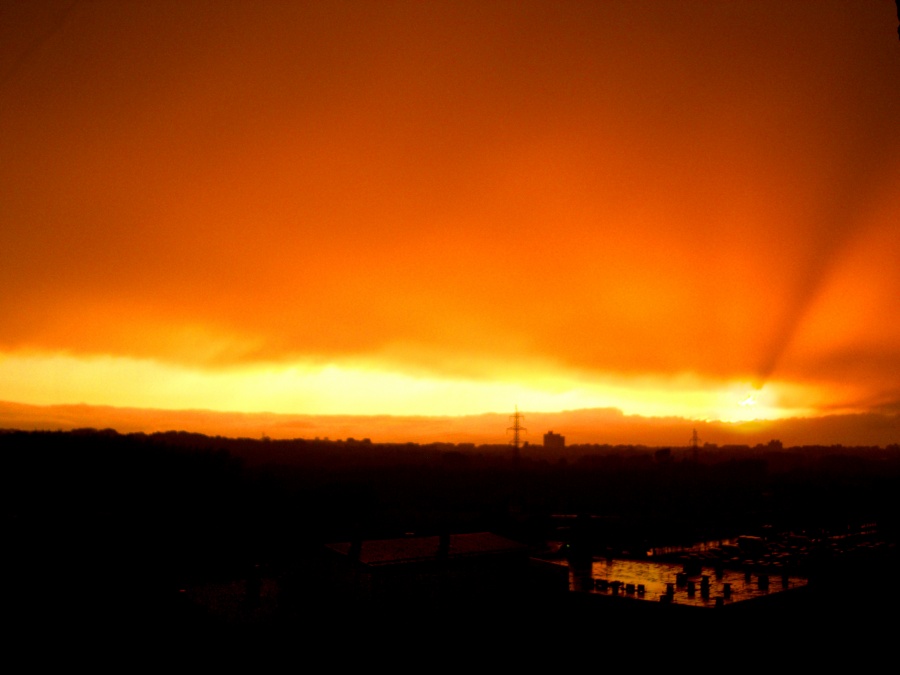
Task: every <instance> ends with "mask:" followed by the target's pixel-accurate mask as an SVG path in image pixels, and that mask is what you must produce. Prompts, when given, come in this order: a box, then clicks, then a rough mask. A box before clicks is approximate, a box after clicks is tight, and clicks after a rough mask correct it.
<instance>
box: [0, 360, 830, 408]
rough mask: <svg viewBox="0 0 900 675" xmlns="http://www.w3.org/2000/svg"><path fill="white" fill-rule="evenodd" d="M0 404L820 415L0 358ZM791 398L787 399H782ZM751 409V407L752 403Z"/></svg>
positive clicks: (549, 390) (515, 388)
mask: <svg viewBox="0 0 900 675" xmlns="http://www.w3.org/2000/svg"><path fill="white" fill-rule="evenodd" d="M0 382H2V383H3V386H2V389H0V400H7V401H11V402H17V403H26V404H31V405H58V404H73V403H83V404H88V405H105V406H114V407H127V408H148V409H168V410H191V409H194V410H196V409H205V410H216V411H222V412H245V413H260V412H269V413H280V414H302V415H393V416H447V415H450V416H459V415H476V414H481V413H488V412H505V411H506V409H507V408H511V407H512V406H513V405H514V404H515V405H518V407H519V409H520V410H523V411H534V412H538V411H539V412H561V411H564V410H578V409H587V408H617V409H619V410H621V411H622V412H623V413H624V414H626V415H640V416H645V417H683V418H687V419H693V420H707V421H712V420H719V421H723V422H743V421H749V420H754V419H768V420H772V419H782V418H786V417H803V416H815V408H814V407H802V408H801V407H796V406H794V407H786V406H785V405H783V404H782V403H781V400H782V399H783V398H785V397H786V398H787V399H788V400H791V401H804V400H814V398H815V397H813V391H814V390H812V389H809V390H807V389H806V388H804V387H802V386H800V385H795V384H789V383H779V382H769V383H767V384H766V385H765V386H763V387H762V388H759V389H754V390H753V391H752V393H751V394H749V395H748V390H750V385H749V384H748V383H746V382H731V383H726V384H721V383H719V384H717V385H711V384H709V383H703V382H701V381H700V380H697V379H695V378H689V377H684V376H682V377H679V378H663V377H659V378H647V377H643V378H635V379H630V380H629V379H623V378H622V377H621V376H619V377H616V378H615V379H614V380H613V379H612V378H610V381H609V382H599V381H590V382H588V381H585V380H584V379H583V378H578V377H576V376H574V375H570V374H561V375H560V374H556V375H547V374H541V375H536V376H533V377H531V378H529V380H528V381H526V382H524V383H519V382H512V381H490V382H487V381H475V380H466V379H450V378H439V377H413V376H410V375H405V374H400V373H396V372H388V371H383V370H377V369H374V368H362V367H348V366H342V365H338V364H328V365H309V364H291V365H280V366H277V367H276V366H267V367H259V366H257V367H244V368H232V369H227V370H192V369H188V368H183V367H178V366H174V365H169V364H164V363H159V362H155V361H151V360H138V359H131V358H122V357H111V356H103V357H90V358H88V357H74V356H69V355H43V354H25V355H23V354H5V355H3V354H0ZM785 395H788V396H785ZM751 398H752V400H753V401H754V405H745V404H746V403H747V401H749V400H751Z"/></svg>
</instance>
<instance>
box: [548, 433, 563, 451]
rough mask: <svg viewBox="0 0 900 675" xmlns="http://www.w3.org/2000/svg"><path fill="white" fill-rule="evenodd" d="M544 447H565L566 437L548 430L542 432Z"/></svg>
mask: <svg viewBox="0 0 900 675" xmlns="http://www.w3.org/2000/svg"><path fill="white" fill-rule="evenodd" d="M544 447H545V448H553V449H559V448H564V447H566V437H565V436H562V435H561V434H555V433H553V431H548V432H547V433H546V434H544Z"/></svg>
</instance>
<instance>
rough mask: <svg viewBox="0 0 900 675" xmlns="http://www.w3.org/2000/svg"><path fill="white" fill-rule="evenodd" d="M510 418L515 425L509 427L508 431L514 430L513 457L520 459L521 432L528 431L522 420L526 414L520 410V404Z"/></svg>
mask: <svg viewBox="0 0 900 675" xmlns="http://www.w3.org/2000/svg"><path fill="white" fill-rule="evenodd" d="M509 419H511V420H512V422H513V425H512V426H511V427H507V428H506V431H507V432H509V431H512V432H513V440H512V446H513V459H516V460H518V459H519V434H520V433H521V432H523V431H528V429H526V428H525V427H523V426H522V420H523V419H525V415H523V414H522V413H520V412H519V406H516V412H515V413H513V414H512V415H510V416H509Z"/></svg>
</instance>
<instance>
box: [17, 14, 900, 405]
mask: <svg viewBox="0 0 900 675" xmlns="http://www.w3.org/2000/svg"><path fill="white" fill-rule="evenodd" d="M36 5H37V7H38V9H35V10H33V12H32V13H31V14H29V12H27V11H26V10H22V9H19V10H17V11H18V12H19V14H17V15H15V16H12V15H10V16H9V17H8V21H6V22H4V21H0V25H4V23H5V24H6V25H7V28H5V29H4V30H5V31H6V32H5V33H4V34H3V37H4V39H3V40H0V44H2V45H5V46H4V47H3V48H2V49H0V66H2V72H3V73H5V75H4V77H3V79H2V80H0V87H2V90H0V96H2V98H3V99H4V100H5V101H7V102H8V103H6V104H5V105H4V106H3V108H2V109H0V152H2V155H3V156H4V157H5V158H6V159H5V161H4V162H3V163H2V164H0V184H2V185H3V186H4V187H3V188H2V203H3V207H2V208H3V211H2V214H0V217H2V219H3V227H2V230H0V247H2V250H3V251H4V264H3V265H2V266H0V284H2V288H3V289H4V291H3V293H2V295H0V317H3V320H2V322H0V355H2V356H0V358H2V360H0V374H2V379H0V399H5V400H21V401H24V402H32V403H49V402H56V403H64V402H69V401H74V400H75V399H76V398H77V399H78V400H84V401H86V402H97V403H101V402H102V403H108V404H117V403H121V404H123V405H125V404H127V405H148V406H153V407H173V405H174V403H177V404H178V406H184V407H195V408H206V407H209V408H221V409H228V410H238V409H253V410H260V409H268V410H273V411H291V412H314V411H324V410H328V411H330V412H367V413H368V412H386V413H398V414H407V413H415V414H436V413H447V412H450V410H452V409H454V407H455V409H458V410H459V411H460V414H461V413H462V412H476V411H477V410H480V409H493V410H496V409H500V410H503V409H507V408H509V407H510V406H511V405H513V404H514V403H516V402H518V403H519V404H520V405H526V404H525V400H526V399H529V397H530V399H529V400H531V401H532V402H533V407H535V406H536V407H538V408H540V409H546V410H552V409H563V408H573V407H590V406H593V405H597V406H615V407H620V408H622V409H623V410H629V411H633V412H637V413H640V414H685V415H688V416H691V415H692V414H693V416H696V417H707V416H710V415H715V416H719V417H722V418H727V417H728V416H729V415H732V416H735V418H737V417H738V416H740V415H747V414H750V413H749V412H748V411H747V408H748V406H744V407H741V406H739V405H738V403H739V402H740V401H742V400H745V399H746V397H747V396H748V395H749V389H750V388H752V386H753V385H757V386H758V387H761V389H758V391H760V392H767V396H771V397H772V398H771V399H769V400H761V401H760V402H759V403H758V404H757V406H754V407H753V409H754V412H753V414H757V415H762V416H765V415H768V416H773V417H779V416H784V415H787V414H815V413H820V412H824V411H833V410H865V409H879V410H884V409H887V410H896V409H900V407H898V406H900V389H898V386H897V383H896V381H895V380H896V378H895V377H894V376H893V374H892V373H895V372H898V371H897V368H898V366H900V334H898V332H897V325H896V321H895V320H894V318H895V317H896V315H897V310H898V309H900V306H898V302H900V301H898V297H900V293H898V292H897V291H898V289H900V277H898V272H897V271H896V270H897V267H896V264H895V261H896V260H897V259H898V254H900V250H898V243H897V241H898V238H897V237H896V232H897V230H896V223H898V222H900V207H898V200H897V199H896V195H898V194H900V179H898V176H900V162H898V160H897V159H896V158H897V157H900V152H898V150H900V147H898V145H900V141H898V140H897V135H896V133H895V124H896V119H900V88H898V84H897V83H898V82H900V53H898V51H900V50H898V43H897V40H896V12H895V8H894V7H893V3H889V2H883V3H860V4H856V3H845V2H823V3H816V5H815V6H811V5H806V4H793V5H792V4H788V5H785V4H784V3H780V2H772V3H768V2H759V3H741V4H740V5H738V4H734V3H707V2H696V3H692V2H683V3H682V2H679V3H673V2H659V3H652V2H651V3H641V4H639V5H635V4H634V3H627V2H621V3H619V2H610V3H593V2H585V3H579V2H572V3H565V4H564V5H562V6H559V5H558V4H557V3H546V2H525V3H516V4H515V5H510V4H508V3H490V2H487V3H476V4H467V3H463V4H458V3H446V4H444V3H428V4H425V5H423V4H420V3H390V4H388V5H384V4H382V3H363V4H361V5H360V4H358V3H349V4H343V3H326V4H319V3H296V4H294V3H286V4H280V3H276V4H271V5H269V4H267V5H263V6H255V5H242V4H237V5H227V6H218V5H216V6H210V5H208V4H205V3H199V4H198V3H191V2H187V3H171V4H167V3H161V4H157V3H150V4H148V5H139V6H134V5H121V4H119V3H114V2H109V3H104V2H99V3H88V4H77V5H76V6H74V7H73V9H72V10H71V11H70V12H69V13H68V14H66V15H65V20H64V21H63V22H62V23H61V24H59V27H58V28H57V29H55V30H53V31H51V32H47V31H48V30H49V28H48V27H52V26H54V25H56V24H54V19H53V17H55V16H58V15H60V13H61V12H62V10H63V9H64V8H65V5H64V4H62V5H56V4H54V3H44V4H43V5H41V4H40V3H36ZM3 11H5V12H12V11H13V10H12V9H6V10H3ZM26 19H27V21H26ZM17 25H18V26H19V28H18V30H14V28H13V27H14V26H17ZM29 31H30V32H29ZM6 38H8V39H6ZM29 40H30V41H29ZM23 55H24V56H23ZM329 373H330V374H329ZM679 391H680V392H681V393H680V395H679V394H678V393H677V392H679ZM516 392H519V394H518V395H517V394H516ZM73 397H74V398H73ZM765 398H766V397H765V396H764V397H763V399H765ZM732 404H733V405H732ZM341 406H345V407H347V408H348V409H347V410H340V408H341Z"/></svg>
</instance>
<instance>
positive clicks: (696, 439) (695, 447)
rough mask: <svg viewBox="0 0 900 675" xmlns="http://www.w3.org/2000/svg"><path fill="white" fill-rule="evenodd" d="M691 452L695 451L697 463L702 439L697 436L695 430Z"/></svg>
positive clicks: (692, 435)
mask: <svg viewBox="0 0 900 675" xmlns="http://www.w3.org/2000/svg"><path fill="white" fill-rule="evenodd" d="M691 450H692V451H693V455H694V461H695V462H696V461H697V459H698V458H699V455H700V437H699V436H698V435H697V430H696V429H694V433H693V434H691Z"/></svg>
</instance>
